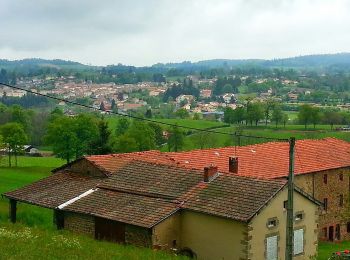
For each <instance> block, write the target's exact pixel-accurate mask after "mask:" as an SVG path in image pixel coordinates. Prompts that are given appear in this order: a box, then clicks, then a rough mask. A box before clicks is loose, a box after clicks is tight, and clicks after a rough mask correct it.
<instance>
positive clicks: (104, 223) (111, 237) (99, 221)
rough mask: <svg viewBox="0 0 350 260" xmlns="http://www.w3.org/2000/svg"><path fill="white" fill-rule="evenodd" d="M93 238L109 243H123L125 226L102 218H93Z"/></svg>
mask: <svg viewBox="0 0 350 260" xmlns="http://www.w3.org/2000/svg"><path fill="white" fill-rule="evenodd" d="M95 238H96V239H99V240H107V241H111V242H117V243H124V242H125V224H124V223H121V222H117V221H113V220H108V219H104V218H98V217H96V218H95Z"/></svg>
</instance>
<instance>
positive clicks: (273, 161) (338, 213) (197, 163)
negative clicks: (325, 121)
mask: <svg viewBox="0 0 350 260" xmlns="http://www.w3.org/2000/svg"><path fill="white" fill-rule="evenodd" d="M288 151H289V144H288V143H287V142H270V143H265V144H258V145H248V146H242V147H226V148H216V149H207V150H194V151H189V152H180V153H167V156H168V157H169V158H171V159H173V160H174V161H176V162H177V163H178V164H179V165H182V166H184V167H189V168H195V169H201V168H202V167H203V166H204V165H206V164H207V163H213V164H215V165H217V166H218V167H219V170H220V171H222V172H230V169H229V165H228V164H227V163H226V162H227V160H228V159H229V158H230V157H235V158H237V160H238V165H239V166H238V170H237V172H235V173H233V174H236V175H239V176H250V177H258V178H264V179H286V177H287V175H288V158H289V157H288ZM295 185H297V186H298V187H299V188H300V189H302V190H303V191H304V192H306V193H308V194H309V195H311V196H313V197H314V198H315V199H317V200H318V201H321V202H322V203H324V206H325V208H324V210H323V211H322V212H321V215H320V218H319V239H321V240H328V241H341V240H348V239H350V209H349V203H350V201H349V196H350V194H349V187H350V143H348V142H346V141H342V140H338V139H335V138H325V139H321V140H299V141H297V142H296V147H295Z"/></svg>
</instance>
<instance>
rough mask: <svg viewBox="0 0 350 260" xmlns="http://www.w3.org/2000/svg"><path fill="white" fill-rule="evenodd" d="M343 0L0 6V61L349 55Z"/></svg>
mask: <svg viewBox="0 0 350 260" xmlns="http://www.w3.org/2000/svg"><path fill="white" fill-rule="evenodd" d="M349 11H350V2H349V1H346V0H333V1H332V0H266V1H261V0H176V1H173V0H147V1H144V0H129V1H128V0H99V1H97V0H74V1H72V0H70V1H68V0H61V1H51V0H32V1H27V0H2V1H1V7H0V24H1V25H2V26H1V27H0V35H1V38H2V39H1V40H0V58H10V59H16V58H24V57H44V58H64V59H71V60H77V61H81V62H84V63H92V64H112V63H118V62H122V63H126V64H136V65H149V64H153V63H156V62H169V61H182V60H194V61H195V60H202V59H210V58H275V57H285V56H294V55H300V54H310V53H329V52H339V51H349V49H348V48H349V47H348V46H349V43H350V36H349V35H348V33H347V30H348V28H349V26H350V17H348V15H347V13H349Z"/></svg>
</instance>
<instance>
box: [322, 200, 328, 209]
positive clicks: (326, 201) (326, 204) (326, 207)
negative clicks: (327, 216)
mask: <svg viewBox="0 0 350 260" xmlns="http://www.w3.org/2000/svg"><path fill="white" fill-rule="evenodd" d="M323 208H324V210H325V211H327V209H328V199H327V198H324V199H323Z"/></svg>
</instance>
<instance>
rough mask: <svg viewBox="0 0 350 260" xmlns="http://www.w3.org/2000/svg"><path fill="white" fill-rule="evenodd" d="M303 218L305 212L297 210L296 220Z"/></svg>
mask: <svg viewBox="0 0 350 260" xmlns="http://www.w3.org/2000/svg"><path fill="white" fill-rule="evenodd" d="M303 218H304V214H303V213H302V212H297V213H296V214H295V221H300V220H303Z"/></svg>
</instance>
